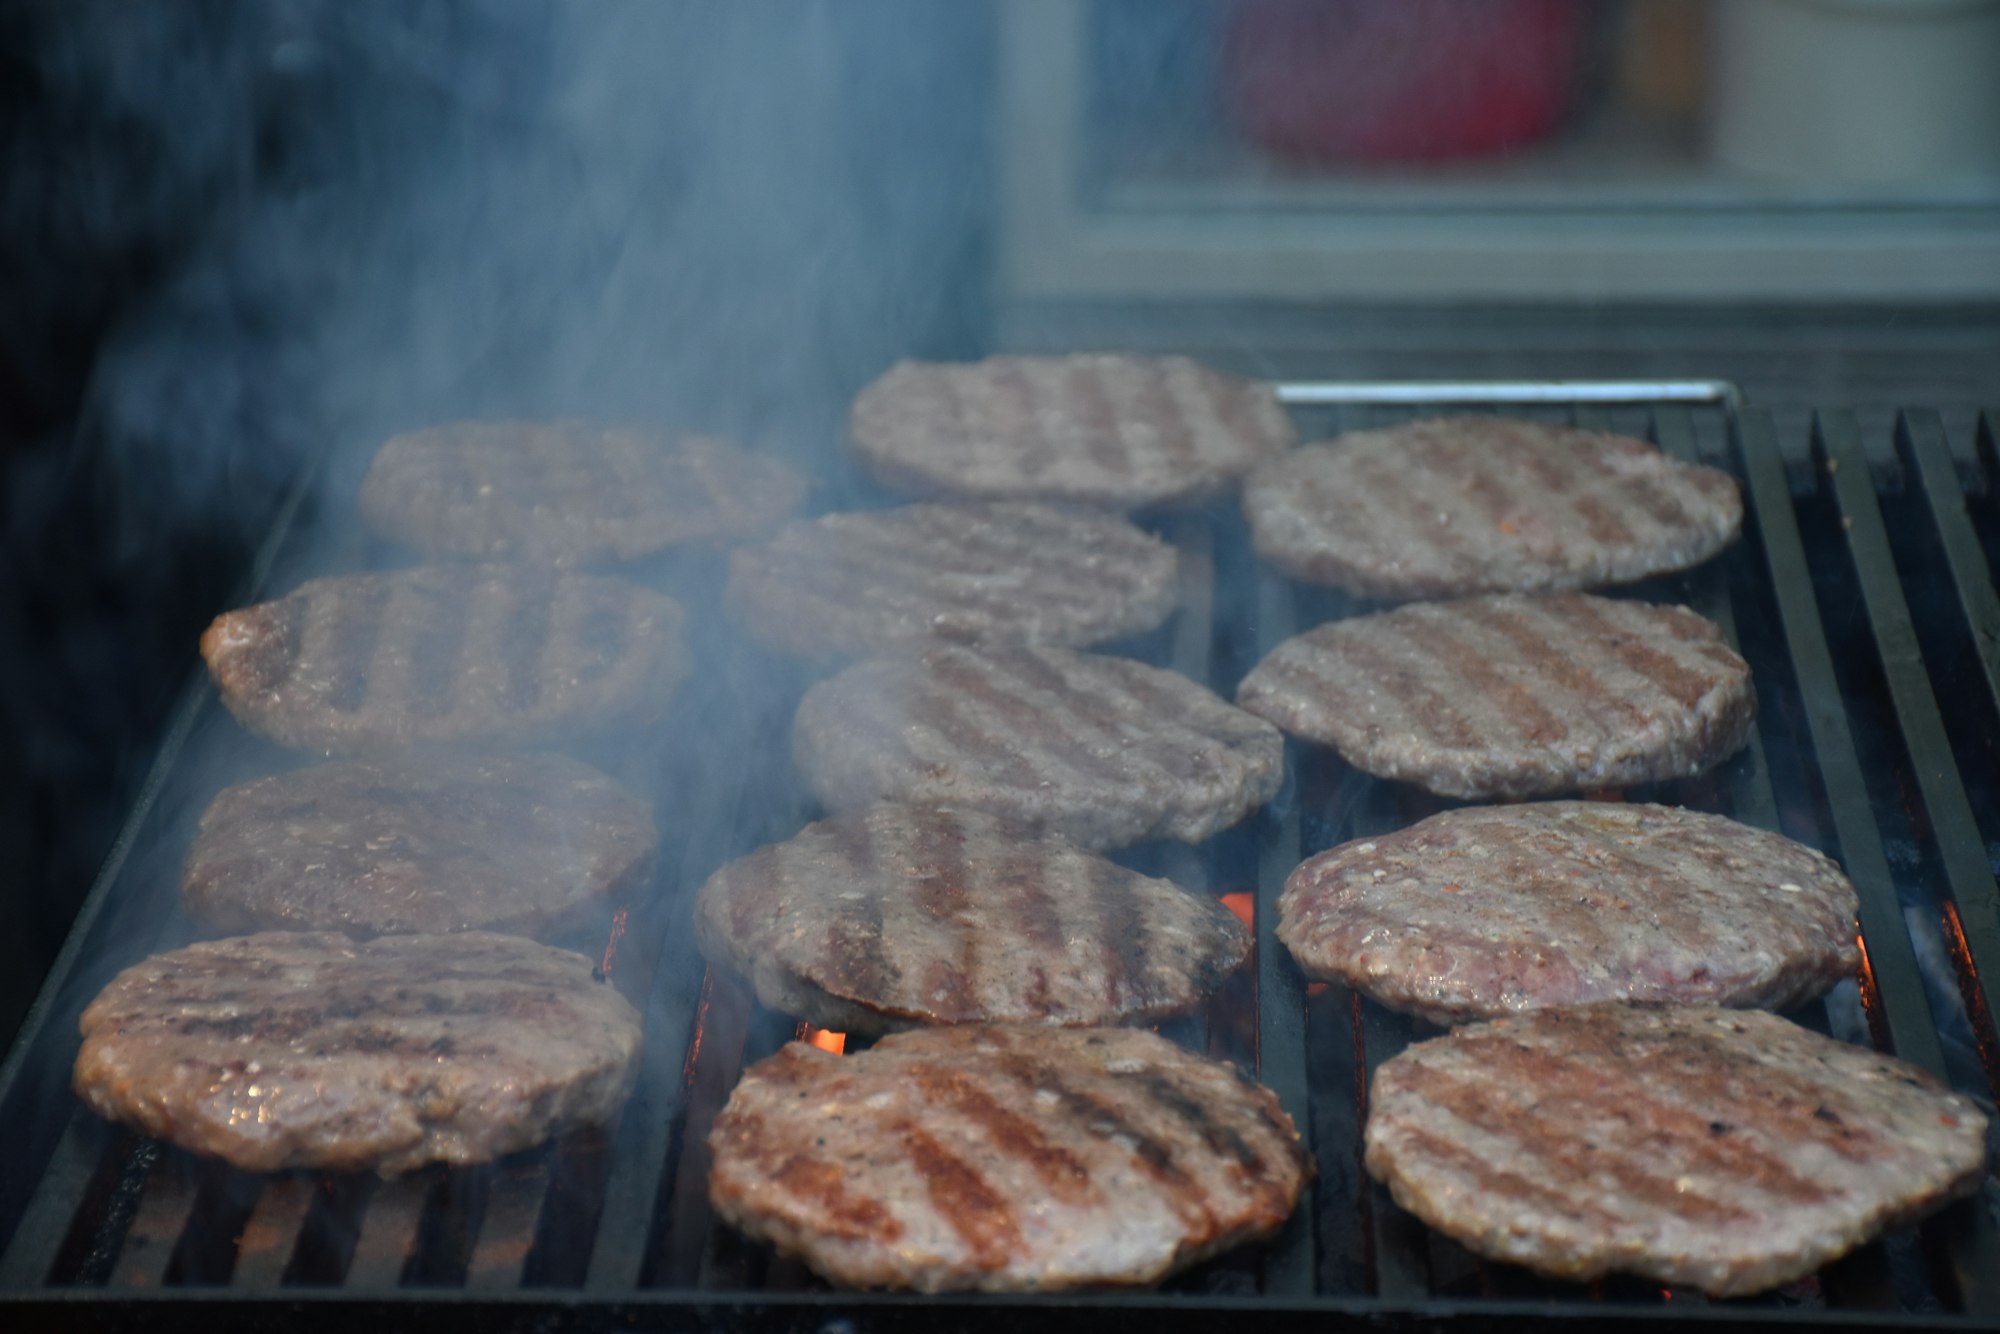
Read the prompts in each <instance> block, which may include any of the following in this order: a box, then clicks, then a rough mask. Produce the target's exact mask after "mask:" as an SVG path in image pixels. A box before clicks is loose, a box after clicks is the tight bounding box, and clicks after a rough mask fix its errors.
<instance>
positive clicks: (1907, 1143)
mask: <svg viewBox="0 0 2000 1334" xmlns="http://www.w3.org/2000/svg"><path fill="white" fill-rule="evenodd" d="M1985 1135H1986V1118H1985V1116H1984V1115H1983V1114H1982V1113H1981V1112H1980V1111H1979V1109H1978V1108H1977V1107H1976V1106H1975V1105H1974V1104H1973V1103H1972V1101H1971V1100H1970V1099H1968V1098H1964V1097H1961V1096H1960V1095H1958V1094H1956V1093H1952V1092H1950V1091H1948V1090H1947V1089H1945V1088H1944V1087H1943V1086H1942V1085H1940V1084H1938V1083H1937V1082H1936V1081H1935V1080H1933V1079H1931V1078H1930V1077H1929V1076H1928V1075H1926V1074H1924V1073H1923V1072H1922V1071H1920V1070H1918V1069H1917V1068H1916V1067H1914V1066H1911V1065H1908V1064H1905V1063H1904V1062H1901V1061H1898V1060H1895V1059H1894V1058H1892V1057H1888V1056H1883V1055H1880V1054H1878V1053H1876V1052H1873V1051H1869V1050H1867V1049H1865V1048H1861V1047H1854V1046H1849V1045H1847V1044H1845V1043H1841V1042H1836V1041H1834V1040H1833V1039H1831V1038H1825V1037H1821V1036H1819V1035H1818V1034H1816V1033H1812V1032H1809V1031H1808V1030H1806V1029H1803V1028H1799V1027H1797V1026H1796V1025H1794V1024H1790V1023H1787V1022H1786V1021H1785V1020H1783V1019H1780V1018H1778V1017H1777V1016H1776V1015H1771V1014H1764V1013H1761V1012H1758V1011H1754V1010H1727V1009H1721V1008H1717V1007H1714V1006H1707V1005H1689V1006H1669V1007H1660V1008H1649V1007H1643V1006H1632V1005H1626V1004H1622V1003H1611V1004H1605V1005H1591V1006H1584V1007H1582V1008H1578V1009H1565V1010H1538V1011H1536V1012H1534V1013H1533V1014H1528V1015H1518V1016H1512V1017H1509V1018H1506V1019H1498V1020H1495V1021H1493V1022H1491V1023H1487V1024H1481V1025H1478V1026H1477V1027H1473V1028H1463V1029H1459V1030H1458V1031H1457V1032H1454V1033H1452V1034H1450V1035H1449V1036H1446V1037H1442V1038H1438V1039H1435V1040H1433V1041H1430V1042H1424V1043H1419V1044H1418V1045H1416V1046H1414V1047H1411V1048H1409V1049H1408V1050H1406V1051H1404V1052H1402V1053H1401V1054H1400V1055H1397V1056H1395V1057H1393V1058H1391V1059H1390V1060H1388V1061H1385V1062H1384V1063H1383V1064H1382V1067H1381V1069H1380V1070H1379V1071H1377V1073H1376V1076H1375V1082H1374V1088H1373V1091H1372V1093H1371V1095H1370V1101H1369V1110H1368V1126H1367V1131H1366V1143H1367V1155H1366V1161H1367V1166H1368V1171H1369V1172H1370V1174H1372V1175H1373V1176H1374V1177H1376V1178H1377V1179H1378V1180H1381V1181H1383V1182H1386V1183H1387V1184H1388V1186H1389V1190H1390V1193H1391V1194H1392V1195H1394V1197H1395V1199H1396V1202H1397V1203H1398V1204H1400V1205H1402V1206H1403V1207H1404V1208H1405V1209H1408V1210H1409V1211H1410V1212H1412V1213H1414V1214H1415V1215H1417V1217H1419V1218H1421V1219H1423V1220H1424V1221H1425V1222H1426V1223H1428V1224H1430V1225H1431V1226H1432V1227H1434V1228H1437V1229H1438V1230H1439V1231H1441V1232H1444V1233H1446V1234H1447V1235H1449V1236H1451V1237H1453V1238H1455V1239H1456V1240H1457V1241H1459V1242H1460V1243H1461V1244H1463V1245H1464V1246H1465V1247H1467V1248H1468V1249H1469V1250H1472V1251H1473V1252H1475V1253H1477V1254H1479V1255H1482V1256H1485V1257H1487V1258H1488V1259H1492V1260H1502V1261H1506V1262H1508V1263H1512V1264H1521V1265H1527V1266H1529V1267H1530V1268H1533V1269H1536V1270H1539V1271H1541V1272H1542V1273H1545V1274H1549V1275H1552V1276H1554V1277H1557V1278H1568V1279H1594V1278H1598V1277H1600V1276H1602V1275H1604V1274H1608V1273H1613V1272H1619V1273H1631V1274H1638V1275H1642V1276H1644V1277H1646V1278H1650V1279H1655V1280H1658V1281H1660V1282H1663V1283H1685V1284H1691V1285H1693V1286H1696V1287H1699V1288H1701V1289H1702V1290H1703V1291H1705V1292H1707V1293H1709V1294H1711V1295H1712V1296H1717V1297H1736V1296H1742V1295H1745V1294H1748V1293H1753V1292H1760V1291H1762V1290H1764V1289H1766V1288H1772V1287H1776V1286H1777V1285H1779V1284H1781V1283H1786V1282H1790V1281H1791V1280H1793V1279H1797V1278H1800V1277H1803V1276H1804V1275H1807V1274H1810V1273H1812V1272H1813V1271H1814V1270H1815V1269H1818V1268H1819V1267H1820V1266H1821V1265H1824V1264H1826V1263H1827V1262H1828V1261H1830V1260H1833V1259H1835V1258H1837V1257H1838V1256H1841V1255H1843V1254H1845V1253H1846V1252H1848V1251H1849V1250H1852V1249H1853V1248H1854V1247H1856V1246H1859V1245H1861V1244H1863V1243H1865V1242H1867V1241H1868V1240H1870V1239H1871V1238H1873V1237H1875V1236H1876V1235H1878V1234H1879V1233H1881V1232H1883V1231H1884V1230H1886V1229H1888V1228H1890V1227H1894V1226H1897V1225H1899V1224H1901V1223H1905V1222H1909V1221H1912V1220H1914V1219H1916V1218H1919V1217H1922V1216H1923V1215H1925V1214H1927V1213H1930V1212H1931V1211H1932V1210H1934V1209H1936V1208H1938V1207H1939V1206H1940V1205H1942V1204H1944V1203H1945V1202H1947V1201H1949V1200H1952V1199H1954V1198H1957V1197H1959V1196H1962V1195H1968V1194H1971V1193H1972V1192H1973V1191H1975V1190H1976V1189H1977V1188H1978V1186H1979V1182H1980V1179H1981V1178H1982V1176H1983V1175H1984V1173H1985V1167H1986V1143H1985Z"/></svg>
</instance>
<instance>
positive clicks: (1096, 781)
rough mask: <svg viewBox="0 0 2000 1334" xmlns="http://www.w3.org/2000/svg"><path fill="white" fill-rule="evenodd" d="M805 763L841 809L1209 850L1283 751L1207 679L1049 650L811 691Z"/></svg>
mask: <svg viewBox="0 0 2000 1334" xmlns="http://www.w3.org/2000/svg"><path fill="white" fill-rule="evenodd" d="M792 753H793V757H794V758H795V760H796V761H797V763H798V766H799V768H800V770H801V771H802V772H803V773H804V774H805V776H806V778H807V780H808V781H809V782H810V783H811V785H812V789H813V791H814V793H815V794H816V795H817V796H818V797H819V799H820V801H821V802H822V803H824V804H825V806H826V807H827V809H829V810H832V811H836V812H838V811H849V810H854V809H856V808H858V807H861V806H865V805H868V804H870V803H872V802H876V801H900V802H908V803H912V804H916V805H927V806H928V805H944V806H952V807H956V808H961V809H964V808H970V809H976V810H990V811H994V812H997V813H999V814H1002V815H1009V816H1013V817H1014V818H1016V819H1019V820H1022V821H1023V822H1025V823H1027V824H1030V825H1033V826H1035V827H1037V828H1040V829H1046V830H1050V831H1052V832H1055V833H1059V834H1062V835H1064V836H1066V837H1068V838H1069V839H1071V840H1073V841H1074V842H1077V843H1080V844H1082V845H1084V846H1085V847H1093V848H1114V847H1120V846H1123V845H1124V844H1127V843H1136V842H1138V841H1140V840H1141V839H1148V838H1175V839H1179V840H1181V841H1182V842H1184V843H1198V842H1200V841H1201V840H1203V839H1205V838H1207V837H1209V836H1210V835H1211V834H1214V833H1216V832H1217V831H1219V830H1222V829H1226V828H1228V827H1229V826H1230V825H1233V824H1235V823H1236V822H1237V821H1239V820H1241V819H1242V818H1243V817H1244V816H1246V815H1248V814H1249V813H1250V812H1251V811H1253V810H1255V809H1256V808H1257V807H1259V806H1261V805H1263V804H1264V803H1265V802H1267V801H1269V800H1270V799H1271V798H1272V797H1273V796H1274V795H1276V793H1277V791H1278V786H1279V784H1280V783H1281V782H1282V781H1283V778H1284V763H1285V749H1284V739H1283V738H1282V737H1281V736H1280V735H1279V734H1278V732H1277V729H1275V728H1273V727H1272V726H1271V725H1270V724H1268V723H1266V722H1264V721H1263V720H1262V719H1259V718H1255V717H1252V716H1251V715H1250V714H1248V713H1245V712H1243V711H1242V710H1241V709H1238V708H1235V707H1233V706H1231V705H1229V704H1227V703H1225V702H1223V701H1222V700H1220V699H1218V698H1217V697H1216V696H1215V695H1213V694H1211V693H1210V692H1209V691H1208V690H1206V689H1204V688H1202V687H1201V686H1199V685H1196V684H1195V683H1194V682H1193V681H1190V680H1188V679H1187V678H1186V677H1184V676H1180V675H1177V674H1176V673H1173V672H1168V671H1162V670H1160V669H1159V668H1157V667H1148V666H1145V665H1144V664H1142V663H1137V662H1134V661H1132V660H1131V659H1129V658H1113V657H1106V656H1102V655H1099V654H1088V653H1073V652H1070V651H1069V650H1067V649H1059V648H1047V647H1036V646H1011V647H1002V646H994V647H990V648H987V649H984V650H979V651H975V650H972V649H969V648H961V647H957V646H945V647H939V648H934V649H932V650H930V651H929V652H928V653H925V654H924V655H923V656H921V657H918V658H876V659H871V660H870V661H867V662H863V663H857V664H856V665H854V666H852V667H850V668H848V669H847V670H846V671H844V672H842V673H841V674H840V675H838V676H836V677H833V678H832V679H830V680H826V681H822V682H820V683H819V684H817V685H815V686H814V687H813V688H812V689H810V690H808V691H807V692H806V695H805V698H804V699H803V700H802V701H801V702H800V704H799V711H798V717H797V718H796V720H795V721H794V726H793V731H792Z"/></svg>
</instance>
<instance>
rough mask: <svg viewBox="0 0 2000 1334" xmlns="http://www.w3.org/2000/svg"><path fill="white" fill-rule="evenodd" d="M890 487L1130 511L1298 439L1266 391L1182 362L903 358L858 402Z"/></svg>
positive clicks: (1175, 499)
mask: <svg viewBox="0 0 2000 1334" xmlns="http://www.w3.org/2000/svg"><path fill="white" fill-rule="evenodd" d="M851 429H852V442H853V446H854V451H855V453H856V454H857V455H858V456H859V457H860V459H861V461H862V463H863V464H865V465H866V466H867V467H868V469H869V470H870V471H871V472H873V473H874V474H875V476H876V477H878V478H879V479H881V480H882V481H883V482H884V483H886V484H887V485H889V486H893V487H895V488H897V489H898V490H902V491H908V492H911V493H914V494H916V495H946V496H963V497H966V498H969V499H976V500H1005V499H1039V500H1081V501H1089V502H1092V503H1095V504H1103V505H1113V506H1117V507H1119V508H1121V509H1135V508H1138V507H1140V506H1144V505H1180V504H1187V503H1190V502H1193V501H1197V500H1201V499H1205V498H1206V497H1208V496H1211V495H1214V494H1216V493H1218V492H1220V491H1223V490H1225V489H1226V488H1228V487H1229V486H1231V485H1233V484H1234V483H1235V481H1236V479H1237V478H1239V477H1241V476H1242V475H1243V474H1244V473H1246V472H1248V471H1249V470H1250V469H1251V468H1252V467H1253V466H1255V465H1256V464H1257V463H1258V462H1260V461H1261V460H1263V459H1265V458H1268V457H1270V456H1271V455H1272V454H1275V453H1277V452H1278V451H1280V450H1283V449H1286V448H1288V447H1290V446H1291V445H1292V444H1293V442H1294V441H1295V440H1296V439H1297V436H1296V434H1295V433H1294V431H1293V429H1292V423H1291V419H1290V418H1289V417H1288V416H1286V415H1285V410H1284V409H1283V408H1282V407H1280V406H1279V405H1278V398H1277V395H1276V394H1274V393H1272V392H1271V388H1270V386H1269V385H1265V384H1260V383H1258V382H1257V381H1254V380H1244V379H1239V378H1238V377H1236V376H1233V375H1225V374H1223V373H1222V372H1220V371H1213V370H1210V369H1209V368H1208V367H1206V366H1202V365H1199V364H1198V363H1196V362H1193V361H1189V360H1188V359H1187V358H1185V357H1137V356H1111V355H1092V356H1071V357H1022V356H1008V357H990V358H988V359H987V360H985V361H979V362H971V363H965V364H947V363H936V362H914V361H905V362H900V363H898V364H897V365H896V366H894V367H892V368H891V369H890V370H889V371H888V373H887V374H885V375H883V376H882V377H881V378H880V379H878V380H876V381H875V382H874V383H873V384H871V385H869V386H868V387H867V388H865V389H863V390H862V391H861V394H860V396H859V397H857V398H856V399H855V400H854V410H853V414H852V422H851Z"/></svg>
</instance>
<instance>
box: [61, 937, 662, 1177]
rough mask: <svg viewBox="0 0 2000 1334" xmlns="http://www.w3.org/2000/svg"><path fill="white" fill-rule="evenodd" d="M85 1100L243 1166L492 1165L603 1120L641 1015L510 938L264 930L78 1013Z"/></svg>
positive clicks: (583, 974) (188, 951)
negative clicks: (357, 936)
mask: <svg viewBox="0 0 2000 1334" xmlns="http://www.w3.org/2000/svg"><path fill="white" fill-rule="evenodd" d="M82 1029H83V1049H82V1050H81V1051H80V1052H79V1053H78V1054H77V1058H76V1071H75V1078H74V1085H75V1088H76V1093H77V1096H78V1097H80V1098H82V1099H83V1101H84V1102H85V1103H86V1104H87V1105H89V1107H90V1108H91V1110H93V1111H95V1112H96V1113H97V1114H98V1115H100V1116H104V1117H107V1118H109V1119H110V1120H113V1121H120V1122H123V1123H125V1124H127V1125H130V1126H133V1127H135V1128H137V1129H138V1130H139V1131H141V1132H142V1133H144V1134H147V1135H153V1136H157V1137H158V1138H161V1139H165V1140H171V1141H172V1142H173V1143H175V1144H178V1145H180V1146H181V1147H183V1148H187V1149H192V1150H194V1151H195V1152H197V1153H205V1154H213V1155H214V1156H216V1157H218V1158H222V1159H225V1160H226V1161H228V1162H229V1163H231V1164H233V1165H234V1166H236V1167H239V1168H242V1169H243V1170H245V1171H250V1172H274V1171H278V1170H280V1169H283V1168H290V1167H309V1168H325V1169H331V1170H335V1171H359V1170H362V1169H372V1170H374V1171H377V1172H380V1173H382V1174H383V1175H385V1176H388V1175H394V1174H395V1173H398V1172H405V1171H409V1170H410V1169H412V1168H415V1167H419V1166H421V1165H423V1164H424V1163H428V1162H433V1161H441V1162H446V1163H453V1164H463V1163H481V1162H487V1161H490V1160H491V1159H494V1158H498V1157H501V1156H502V1155H505V1154H509V1153H514V1152H516V1151H518V1150H521V1149H525V1148H528V1147H530V1146H531V1145H534V1144H538V1143H540V1142H542V1141H543V1140H546V1139H549V1138H552V1137H554V1136H556V1135H561V1134H564V1133H567V1132H568V1131H571V1130H575V1129H578V1128H580V1127H584V1126H592V1125H599V1124H602V1123H604V1122H607V1121H609V1120H610V1119H611V1118H612V1117H613V1116H614V1115H615V1114H616V1113H617V1111H618V1109H619V1107H620V1106H621V1105H622V1104H623V1103H624V1101H625V1098H626V1095H627V1094H628V1093H629V1092H630V1091H631V1088H632V1081H633V1078H634V1076H635V1074H636V1071H637V1069H638V1060H639V1045H640V1044H639V1039H640V1032H639V1015H638V1013H637V1012H636V1011H635V1010H633V1008H632V1007H631V1005H629V1004H628V1003H626V1001H625V999H624V997H622V996H620V995H619V994H618V992H617V991H616V989H614V988H613V987H611V986H609V985H607V984H605V983H601V982H598V981H595V980H593V978H592V976H591V961H590V960H589V959H587V958H585V957H584V956H583V955H580V954H572V953H570V952H569V951H567V950H559V949H553V948H551V947H549V946H547V945H538V944H536V943H535V942H533V941H531V940H523V939H521V938H520V937H518V936H500V935H490V934H486V933H484V932H468V933H465V934H461V935H449V936H380V937H377V938H376V939H374V940H372V941H368V942H366V943H357V942H355V941H354V940H352V939H350V938H349V937H347V936H344V935H340V934H338V933H334V932H327V933H317V934H313V933H296V932H276V931H274V932H267V933H265V934H261V935H254V936H238V937H233V938H231V939H228V940H213V941H206V942H203V943H201V944H197V945H190V946H188V947H187V948H185V949H179V950H174V951H172V952H170V953H167V954H156V955H154V956H153V957H152V958H149V959H147V960H146V961H145V962H143V963H140V964H136V965H134V966H133V967H131V968H128V969H126V970H125V971H124V972H122V973H120V974H119V975H118V976H117V977H116V978H114V979H112V981H111V984H110V985H109V986H107V987H105V989H104V990H103V992H102V993H100V994H99V995H98V997H97V999H96V1000H94V1001H92V1002H91V1004H90V1006H89V1008H87V1009H86V1010H84V1012H83V1021H82Z"/></svg>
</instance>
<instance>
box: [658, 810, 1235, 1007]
mask: <svg viewBox="0 0 2000 1334" xmlns="http://www.w3.org/2000/svg"><path fill="white" fill-rule="evenodd" d="M695 932H696V936H697V938H698V939H699V940H700V942H701V949H702V953H703V954H705V955H707V956H708V959H709V961H710V962H712V963H718V964H723V965H725V966H727V967H730V968H733V969H735V970H736V971H737V972H740V973H743V974H745V975H746V976H748V977H749V978H750V979H751V981H752V982H753V983H754V984H755V986H756V988H757V997H758V999H759V1000H761V1001H763V1002H764V1004H765V1005H767V1006H769V1007H771V1008H772V1009H774V1010H777V1011H779V1012H780V1013H783V1014H795V1015H798V1016H800V1017H801V1018H803V1019H806V1020H807V1021H809V1022H811V1023H813V1024H817V1025H819V1026H820V1027H822V1028H833V1029H840V1030H843V1031H846V1032H850V1033H852V1032H863V1033H878V1032H881V1031H883V1030H884V1029H886V1028H901V1027H907V1026H909V1025H911V1024H966V1023H1048V1024H1062V1025H1085V1024H1116V1023H1150V1022H1152V1021H1153V1020H1156V1019H1160V1018H1164V1017H1166V1016H1168V1015H1173V1014H1180V1013H1184V1012H1186V1011H1188V1010H1191V1009H1193V1008H1195V1007H1196V1006H1197V1005H1199V1004H1201V1002H1202V1001H1203V1000H1204V999H1206V998H1207V996H1208V994H1209V992H1210V991H1211V990H1213V989H1214V987H1215V986H1216V984H1217V983H1219V982H1220V981H1221V980H1222V979H1223V978H1225V977H1227V976H1228V975H1229V974H1230V973H1232V972H1234V971H1235V970H1236V968H1237V967H1238V966H1239V965H1241V964H1242V962H1243V958H1244V955H1245V954H1246V953H1248V951H1249V948H1250V935H1249V932H1248V931H1246V930H1245V929H1244V927H1243V924H1242V923H1241V922H1239V921H1237V920H1236V918H1235V916H1234V915H1232V914H1231V913H1230V912H1229V910H1228V909H1226V908H1224V907H1223V906H1222V905H1221V904H1220V903H1217V902H1216V901H1215V900H1214V899H1211V898H1205V897H1201V896H1198V895H1195V894H1190V893H1188V892H1187V891H1186V890H1184V889H1182V888H1181V887H1180V886H1178V885H1176V884H1174V883H1173V882H1171V881H1168V880H1156V879H1154V878H1152V877H1151V876H1144V875H1140V874H1139V873H1138V872H1136V871H1128V870H1126V869H1125V868H1124V867H1122V866H1120V865H1118V864H1117V863H1116V862H1113V861H1110V860H1108V859H1107V858H1104V857H1100V856H1098V855H1097V854H1096V853H1092V852H1086V851H1084V850H1083V849H1082V848H1079V847H1077V846H1076V845H1075V844H1073V843H1071V842H1070V841H1069V840H1068V839H1065V838H1062V837H1060V836H1058V835H1055V834H1044V833H1038V832H1036V831H1035V830H1034V829H1033V828H1031V827H1029V826H1027V825H1023V824H1021V823H1020V822H1019V821H1016V820H1011V819H1008V818H1006V817H1005V816H999V815H993V814H990V813H987V812H983V811H948V810H938V809H934V808H929V807H922V806H892V805H885V806H875V807H871V808H869V809H868V810H866V811H863V812H860V813H858V814H854V815H845V816H841V817H839V818H836V819H832V820H823V821H821V822H819V823H818V824H813V825H808V826H807V827H806V828H805V829H804V830H802V831H800V833H799V834H798V835H797V836H795V837H793V838H791V839H788V840H786V841H785V842H783V843H778V844H773V845H772V846H770V847H765V848H759V849H758V850H757V851H756V852H753V853H751V854H750V855H749V856H747V857H744V858H742V859H741V860H738V861H734V862H731V863H730V864H729V865H727V866H725V867H723V868H722V869H721V870H719V871H717V872H716V873H715V874H714V875H713V876H711V877H710V878H709V881H708V883H707V884H705V885H703V886H702V888H701V892H700V893H699V894H698V895H697V896H696V899H695Z"/></svg>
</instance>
